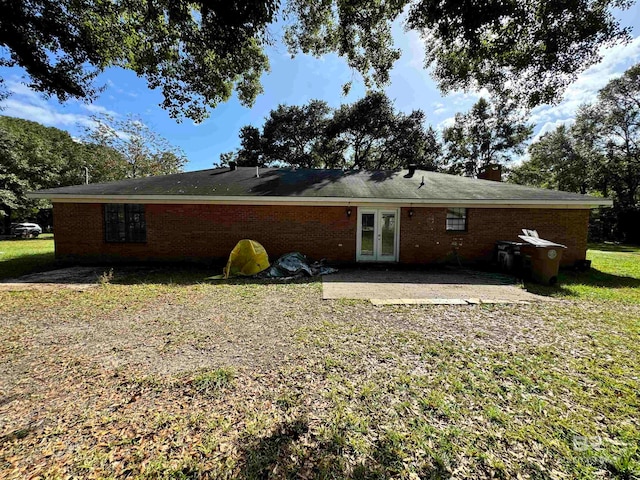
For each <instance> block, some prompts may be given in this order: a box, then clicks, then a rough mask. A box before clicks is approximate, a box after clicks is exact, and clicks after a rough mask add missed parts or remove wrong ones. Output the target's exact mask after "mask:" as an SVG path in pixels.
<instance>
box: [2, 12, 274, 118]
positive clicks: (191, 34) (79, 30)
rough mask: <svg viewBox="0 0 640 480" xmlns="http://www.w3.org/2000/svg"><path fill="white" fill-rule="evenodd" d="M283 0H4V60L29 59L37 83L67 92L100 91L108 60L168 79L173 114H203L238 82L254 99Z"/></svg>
mask: <svg viewBox="0 0 640 480" xmlns="http://www.w3.org/2000/svg"><path fill="white" fill-rule="evenodd" d="M276 7H277V1H274V0H263V1H260V2H257V1H251V2H244V1H243V2H237V1H236V2H217V3H215V4H212V3H211V2H207V1H204V0H202V1H195V2H194V1H184V0H180V1H176V0H150V1H147V0H133V1H122V0H117V1H111V0H80V1H77V0H56V1H48V0H35V1H31V2H23V1H20V0H10V1H6V2H3V15H2V19H1V20H0V45H2V46H4V47H6V48H7V49H8V51H9V52H10V54H9V55H5V56H3V57H2V59H1V62H0V65H3V66H6V65H8V66H20V67H22V68H24V70H25V71H26V72H27V74H28V75H29V78H30V87H32V88H34V89H35V90H38V91H41V92H44V93H46V94H51V95H56V96H58V97H59V98H60V99H61V100H66V99H68V98H80V99H86V98H93V97H94V96H95V94H96V93H97V91H98V90H99V88H97V87H96V86H95V85H94V84H93V80H94V78H95V76H96V75H97V74H98V73H99V72H101V71H102V70H104V69H105V68H107V67H111V66H118V67H123V68H127V69H130V70H132V71H134V72H135V73H136V74H137V75H138V76H141V77H144V78H146V80H147V83H148V85H149V88H152V89H155V88H159V89H160V90H161V91H162V94H163V96H164V101H163V102H162V107H163V108H165V109H167V110H168V111H169V113H170V115H171V116H172V117H175V118H181V117H183V116H186V117H187V118H191V119H193V120H195V121H200V120H202V119H203V118H205V116H206V109H207V108H208V107H215V106H216V105H217V104H218V103H219V102H222V101H226V100H228V99H229V98H230V96H231V93H232V91H233V90H234V89H235V91H236V92H237V95H238V97H239V99H240V101H241V102H242V103H243V104H245V105H250V104H251V103H252V102H253V101H254V99H255V98H256V96H257V95H258V94H259V93H260V92H261V91H262V87H261V86H260V76H261V75H262V73H264V72H265V71H266V70H267V69H268V66H269V65H268V61H267V57H266V55H265V53H264V51H263V50H264V46H265V44H266V43H267V41H268V40H267V38H266V28H267V25H269V24H270V23H272V21H273V20H274V19H275V13H276Z"/></svg>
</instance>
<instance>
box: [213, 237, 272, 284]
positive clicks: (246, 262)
mask: <svg viewBox="0 0 640 480" xmlns="http://www.w3.org/2000/svg"><path fill="white" fill-rule="evenodd" d="M267 268H269V256H268V255H267V251H266V250H265V249H264V247H263V246H262V245H260V244H259V243H258V242H256V241H255V240H240V241H239V242H238V244H237V245H236V246H235V247H234V249H233V250H231V254H230V255H229V261H228V262H227V266H226V267H224V278H229V277H235V276H236V275H246V276H251V275H255V274H256V273H259V272H261V271H263V270H265V269H267Z"/></svg>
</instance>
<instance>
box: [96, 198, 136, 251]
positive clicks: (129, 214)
mask: <svg viewBox="0 0 640 480" xmlns="http://www.w3.org/2000/svg"><path fill="white" fill-rule="evenodd" d="M104 238H105V241H107V242H139V243H141V242H146V241H147V224H146V223H145V219H144V205H139V204H133V203H108V204H106V205H105V206H104Z"/></svg>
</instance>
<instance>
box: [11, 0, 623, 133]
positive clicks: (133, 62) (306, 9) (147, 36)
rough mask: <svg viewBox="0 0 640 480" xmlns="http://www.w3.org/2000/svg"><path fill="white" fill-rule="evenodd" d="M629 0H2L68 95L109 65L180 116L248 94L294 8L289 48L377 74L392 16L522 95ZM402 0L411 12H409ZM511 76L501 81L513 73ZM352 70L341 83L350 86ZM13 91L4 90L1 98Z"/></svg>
mask: <svg viewBox="0 0 640 480" xmlns="http://www.w3.org/2000/svg"><path fill="white" fill-rule="evenodd" d="M629 4H630V0H571V1H565V2H548V1H546V0H532V1H529V2H519V1H517V0H505V1H497V0H486V1H483V2H465V3H462V4H461V3H460V2H458V1H456V0H445V1H435V0H392V1H385V2H381V1H362V0H350V1H338V0H324V1H314V0H289V1H287V2H280V1H279V0H261V1H259V0H251V1H227V2H214V3H212V2H208V1H206V0H194V1H186V0H127V1H125V0H53V1H51V0H33V1H29V2H24V1H21V0H6V1H4V2H3V3H2V6H3V15H2V17H1V18H0V45H1V46H3V47H4V50H5V53H4V54H3V55H2V56H0V66H18V67H22V68H23V69H24V70H25V71H26V73H27V76H28V78H29V81H30V83H29V86H30V87H32V88H34V89H35V90H37V91H41V92H43V93H45V94H48V95H56V96H57V97H58V98H60V99H61V100H66V99H68V98H79V99H91V98H93V97H95V96H96V94H97V93H98V92H99V91H100V89H101V88H100V87H99V86H96V85H95V84H94V80H95V77H96V75H97V74H98V73H100V72H101V71H103V70H104V69H106V68H108V67H112V66H117V67H122V68H126V69H129V70H132V71H133V72H135V73H136V74H137V75H138V76H140V77H144V78H145V79H146V80H147V83H148V85H149V88H152V89H160V90H161V92H162V95H163V97H164V100H163V102H162V104H161V105H162V107H163V108H165V109H166V110H168V111H169V113H170V115H171V116H172V117H174V118H178V119H181V118H183V117H187V118H190V119H193V120H195V121H201V120H203V119H204V118H205V117H206V116H207V110H208V109H209V108H213V107H215V106H216V105H218V104H219V103H220V102H224V101H227V100H228V99H229V98H230V97H231V95H232V94H233V93H234V92H235V94H237V96H238V98H239V100H240V102H241V103H242V104H244V105H251V104H252V103H253V101H254V100H255V98H256V96H257V95H258V94H260V93H261V92H262V86H261V83H260V77H261V75H262V74H263V73H264V72H266V71H267V70H268V69H269V63H268V59H267V56H266V54H265V49H266V47H267V46H269V45H270V44H272V43H273V41H274V39H273V37H272V36H271V35H270V32H269V30H268V29H269V27H270V26H272V25H274V24H276V22H278V21H279V20H282V19H284V20H285V22H284V23H285V27H284V42H285V43H286V45H287V46H288V48H289V51H290V52H291V54H292V55H295V54H297V53H299V52H304V53H309V54H313V55H316V56H320V55H325V54H327V53H331V52H335V53H337V54H338V55H340V56H342V57H344V58H345V59H346V61H347V64H348V65H349V66H350V67H351V68H352V69H353V70H354V71H357V72H359V73H360V74H361V75H362V76H363V78H364V82H365V85H366V86H367V87H373V86H377V87H381V86H383V85H385V84H387V83H388V82H389V78H390V77H389V74H390V71H391V69H392V68H393V64H394V62H395V61H396V60H397V59H398V58H399V57H400V51H399V50H398V49H397V48H396V47H395V46H394V44H393V37H392V23H393V22H394V21H397V20H398V19H405V20H406V21H405V27H406V28H407V29H409V30H413V31H416V32H418V33H420V34H421V36H422V38H423V39H424V41H425V46H426V51H427V56H426V58H425V66H426V67H429V68H430V69H431V72H432V73H433V76H434V77H435V79H436V80H437V81H438V83H439V84H440V87H441V88H442V89H443V90H444V91H450V90H453V89H458V88H478V87H487V88H489V90H491V91H492V92H493V93H506V94H509V95H513V96H514V98H516V99H517V100H518V101H519V103H520V104H521V105H523V106H527V107H532V106H535V105H539V104H541V103H545V102H550V101H553V100H557V99H559V98H560V96H561V95H562V92H563V90H564V88H565V87H566V86H567V85H568V84H569V83H570V82H571V81H572V80H574V79H575V77H576V75H577V74H578V73H580V72H581V71H583V70H585V69H586V68H588V67H589V66H590V65H592V64H594V63H595V62H596V61H597V60H598V59H599V55H598V49H599V48H600V47H601V46H606V45H610V44H612V43H614V42H616V41H620V40H623V39H626V38H628V36H629V35H628V32H627V31H625V30H623V29H621V28H620V26H619V24H618V22H617V21H616V20H615V18H614V17H613V15H612V13H611V10H612V8H614V7H617V8H625V7H627V6H628V5H629ZM405 12H406V15H405ZM506 84H508V85H510V89H509V90H508V91H505V89H504V85H506ZM350 85H351V82H348V83H347V84H345V85H344V88H343V90H344V92H345V93H346V92H348V90H349V88H350ZM2 96H6V91H0V98H1V97H2Z"/></svg>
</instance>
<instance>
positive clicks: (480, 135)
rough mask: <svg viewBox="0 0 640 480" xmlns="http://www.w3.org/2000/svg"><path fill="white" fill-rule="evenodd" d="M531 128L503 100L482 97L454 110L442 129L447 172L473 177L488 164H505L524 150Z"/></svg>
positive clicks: (509, 102)
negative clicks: (468, 106) (467, 107)
mask: <svg viewBox="0 0 640 480" xmlns="http://www.w3.org/2000/svg"><path fill="white" fill-rule="evenodd" d="M532 131H533V128H532V126H531V125H528V124H526V123H525V122H524V121H523V120H522V115H521V113H520V112H519V110H518V108H517V105H516V104H515V103H513V102H511V101H508V100H506V99H497V100H496V102H495V103H494V104H491V103H489V102H488V101H487V100H485V99H484V98H480V100H478V102H477V103H476V104H475V105H474V106H473V107H471V110H470V111H469V112H467V113H458V114H456V116H455V122H454V124H453V125H452V126H451V127H448V128H446V129H445V130H444V132H443V139H444V143H445V147H446V157H447V165H446V170H447V172H448V173H454V174H457V175H467V176H474V175H477V173H478V170H479V169H480V168H481V167H483V166H487V165H490V164H505V163H508V162H509V161H511V160H512V158H513V155H515V154H521V153H522V152H523V151H524V142H525V141H526V140H527V139H528V138H529V137H530V136H531V133H532Z"/></svg>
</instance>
